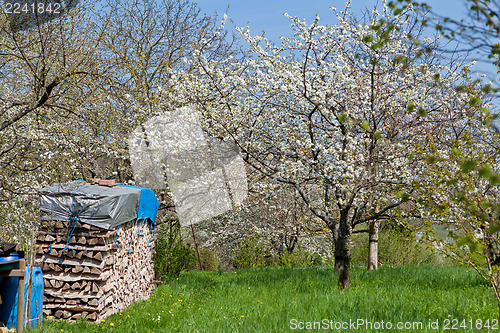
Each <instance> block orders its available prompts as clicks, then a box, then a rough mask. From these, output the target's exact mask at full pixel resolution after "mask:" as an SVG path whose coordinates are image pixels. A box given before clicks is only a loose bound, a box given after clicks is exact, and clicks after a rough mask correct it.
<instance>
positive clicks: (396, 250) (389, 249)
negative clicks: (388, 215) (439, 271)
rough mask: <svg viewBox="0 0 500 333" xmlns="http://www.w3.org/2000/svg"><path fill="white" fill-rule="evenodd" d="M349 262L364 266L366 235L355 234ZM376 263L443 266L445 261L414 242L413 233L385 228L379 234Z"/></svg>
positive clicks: (429, 249) (366, 249) (366, 254)
mask: <svg viewBox="0 0 500 333" xmlns="http://www.w3.org/2000/svg"><path fill="white" fill-rule="evenodd" d="M352 242H353V247H352V252H351V255H352V257H351V261H352V263H354V264H359V265H366V263H367V260H368V234H366V233H363V234H355V235H353V238H352ZM378 261H379V263H380V264H390V265H408V264H413V265H423V264H431V265H443V264H446V263H447V262H446V260H445V258H444V257H443V256H441V255H440V254H438V253H436V252H434V251H433V250H432V249H431V248H429V246H428V245H426V244H423V243H420V242H418V241H417V240H416V238H415V236H414V234H413V233H411V232H409V231H407V230H404V229H402V228H398V227H393V226H386V227H385V228H381V229H380V232H379V242H378Z"/></svg>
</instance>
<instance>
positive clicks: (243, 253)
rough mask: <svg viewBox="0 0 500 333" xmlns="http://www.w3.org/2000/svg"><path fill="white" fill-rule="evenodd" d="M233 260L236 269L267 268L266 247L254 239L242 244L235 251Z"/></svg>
mask: <svg viewBox="0 0 500 333" xmlns="http://www.w3.org/2000/svg"><path fill="white" fill-rule="evenodd" d="M232 258H233V265H234V266H235V267H236V268H254V267H264V266H267V264H266V258H265V249H264V246H263V244H261V243H260V242H258V241H257V240H256V239H254V238H249V239H247V240H245V241H243V242H241V243H240V244H239V245H238V247H237V248H236V249H235V250H234V253H233V257H232Z"/></svg>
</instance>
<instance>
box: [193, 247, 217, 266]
mask: <svg viewBox="0 0 500 333" xmlns="http://www.w3.org/2000/svg"><path fill="white" fill-rule="evenodd" d="M200 258H201V264H202V265H203V269H204V270H206V271H216V270H218V269H219V262H218V261H217V258H216V257H215V253H213V252H212V251H210V250H208V249H203V250H200ZM196 261H197V260H196ZM196 267H198V265H196Z"/></svg>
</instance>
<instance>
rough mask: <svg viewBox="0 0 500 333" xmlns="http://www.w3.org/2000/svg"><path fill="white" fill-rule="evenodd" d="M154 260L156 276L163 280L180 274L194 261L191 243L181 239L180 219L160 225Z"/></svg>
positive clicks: (156, 238)
mask: <svg viewBox="0 0 500 333" xmlns="http://www.w3.org/2000/svg"><path fill="white" fill-rule="evenodd" d="M153 261H154V266H155V274H156V277H157V278H158V279H160V280H162V281H166V280H167V279H168V278H169V277H176V276H179V274H180V273H181V272H182V271H183V270H185V269H186V268H188V267H190V266H191V265H192V263H193V262H194V256H193V252H192V251H191V248H190V246H189V244H184V243H183V242H182V241H181V239H180V224H179V222H178V221H176V220H172V221H167V222H164V223H163V224H161V225H159V226H158V228H157V233H156V236H155V253H154V255H153Z"/></svg>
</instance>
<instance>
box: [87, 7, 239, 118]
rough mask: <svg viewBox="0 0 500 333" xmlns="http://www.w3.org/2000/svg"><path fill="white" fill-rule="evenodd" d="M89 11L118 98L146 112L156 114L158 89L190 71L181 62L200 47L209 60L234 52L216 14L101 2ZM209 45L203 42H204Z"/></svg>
mask: <svg viewBox="0 0 500 333" xmlns="http://www.w3.org/2000/svg"><path fill="white" fill-rule="evenodd" d="M100 4H101V6H100V7H99V8H98V10H97V11H96V12H95V16H96V18H97V19H96V22H97V24H98V25H99V26H100V27H101V29H103V31H104V35H103V39H102V51H103V52H104V54H105V55H106V56H107V57H108V58H109V60H110V61H111V62H112V63H113V65H114V68H115V69H116V71H117V73H119V76H117V79H119V84H117V85H116V86H117V87H119V88H121V91H122V93H121V95H122V96H123V95H124V94H128V95H132V97H133V98H134V100H135V101H136V103H137V104H138V105H139V106H141V107H142V108H147V109H149V113H154V112H158V110H157V106H158V92H159V91H158V86H160V85H161V86H162V88H163V89H169V86H170V84H171V83H170V81H171V80H170V71H171V70H172V69H174V70H179V69H183V70H185V71H187V72H191V71H192V70H194V68H193V67H192V66H189V65H188V64H187V63H186V62H184V61H183V59H184V58H186V57H188V56H189V55H190V54H191V53H192V52H194V50H197V49H200V48H201V46H202V45H205V46H206V47H205V48H204V49H203V53H204V55H205V56H206V57H207V58H209V59H221V58H224V57H228V56H230V55H231V54H234V53H235V49H233V43H232V42H231V39H230V38H229V37H228V35H227V31H225V30H223V29H221V26H220V22H219V21H218V17H217V14H216V13H214V14H213V15H208V14H205V13H203V12H202V11H201V9H200V7H199V6H198V4H197V3H195V2H192V1H190V0H159V1H151V0H124V1H122V0H105V1H101V3H100ZM208 41H209V42H210V43H207V42H208Z"/></svg>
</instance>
